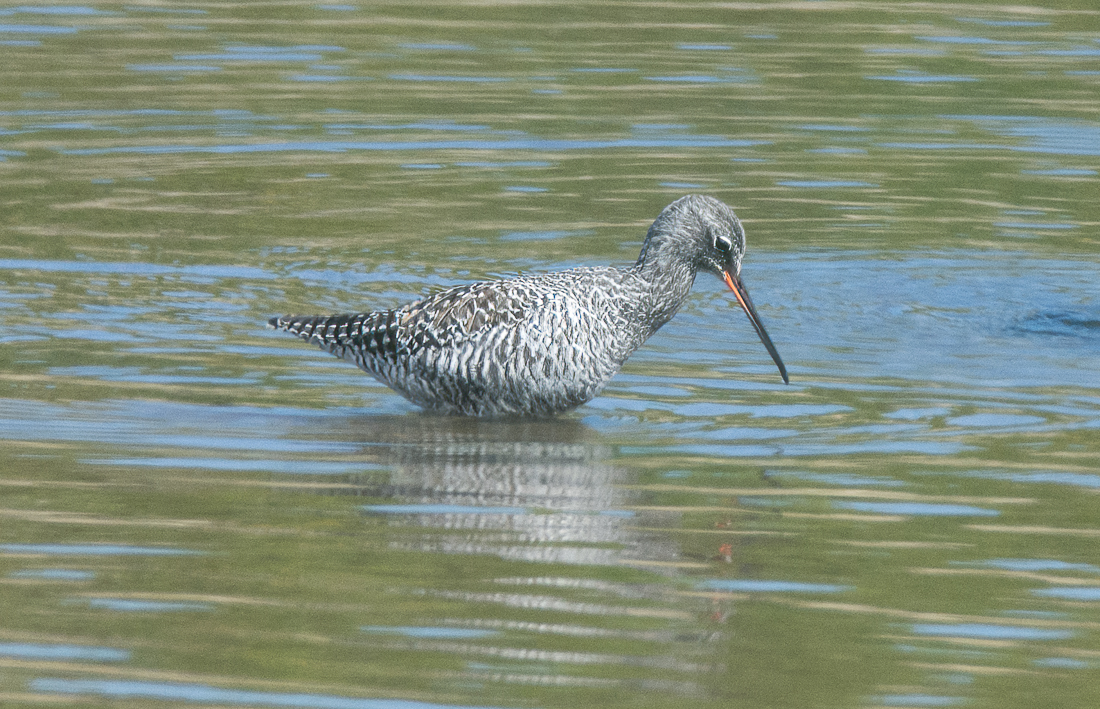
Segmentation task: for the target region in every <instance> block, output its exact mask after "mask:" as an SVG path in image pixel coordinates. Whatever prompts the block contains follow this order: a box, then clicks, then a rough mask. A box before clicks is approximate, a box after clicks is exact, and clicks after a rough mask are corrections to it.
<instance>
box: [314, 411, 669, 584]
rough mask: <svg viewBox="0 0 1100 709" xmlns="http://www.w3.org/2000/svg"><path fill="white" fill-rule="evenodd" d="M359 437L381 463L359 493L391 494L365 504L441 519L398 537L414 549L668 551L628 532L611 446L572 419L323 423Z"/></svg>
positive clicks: (631, 525)
mask: <svg viewBox="0 0 1100 709" xmlns="http://www.w3.org/2000/svg"><path fill="white" fill-rule="evenodd" d="M333 434H334V435H336V436H338V437H339V438H340V439H341V440H344V441H351V440H355V441H362V442H364V443H365V444H366V445H367V448H366V451H367V452H369V453H370V454H371V458H372V461H374V462H376V463H377V464H379V465H382V466H384V467H385V468H386V469H388V470H389V474H388V476H387V477H386V478H385V483H384V484H381V485H378V486H375V487H366V488H364V489H363V490H362V491H361V493H362V494H367V495H370V496H374V497H385V498H390V499H392V500H393V503H390V504H374V505H367V506H365V507H364V508H363V510H364V512H365V513H367V514H375V515H382V514H384V515H396V516H399V517H400V519H398V520H396V521H395V524H398V525H400V526H412V527H425V528H433V529H439V530H443V531H445V532H447V534H443V535H439V534H433V535H426V536H423V537H422V538H420V539H418V540H416V541H408V542H405V543H407V544H410V545H412V546H414V547H416V548H420V549H424V550H428V549H430V550H434V551H443V552H448V553H461V554H480V553H491V554H496V555H499V556H501V557H504V558H507V559H515V560H523V561H536V562H558V563H567V564H602V565H615V564H618V563H623V562H629V561H634V562H638V563H642V562H645V561H659V560H666V561H672V560H674V559H675V558H676V557H677V549H676V547H675V545H674V544H672V543H671V542H670V541H668V540H662V539H659V538H656V537H654V536H652V535H648V534H643V533H641V532H639V531H637V528H638V527H639V526H644V525H643V524H641V523H640V520H639V519H638V518H637V516H636V514H635V513H634V512H633V511H631V510H630V509H629V508H630V507H631V502H632V499H631V498H632V495H631V493H629V492H628V491H627V490H626V489H625V488H624V487H623V484H624V483H627V482H630V480H628V479H627V477H628V476H627V473H626V471H625V470H624V469H623V468H621V467H617V466H615V465H613V464H612V463H611V456H612V454H613V452H614V451H613V449H612V448H611V447H609V446H608V445H606V444H602V443H600V442H599V437H598V436H597V434H596V433H595V432H594V431H592V430H590V429H589V428H588V427H586V426H585V425H584V424H582V423H580V422H578V421H576V420H572V419H565V418H561V419H549V420H528V421H522V420H521V421H512V422H509V421H492V420H490V421H479V420H471V419H465V418H456V417H444V416H433V415H430V414H419V415H417V414H413V415H408V416H399V417H367V418H356V419H347V420H346V421H344V422H343V423H342V424H337V425H336V430H335V431H334V432H333Z"/></svg>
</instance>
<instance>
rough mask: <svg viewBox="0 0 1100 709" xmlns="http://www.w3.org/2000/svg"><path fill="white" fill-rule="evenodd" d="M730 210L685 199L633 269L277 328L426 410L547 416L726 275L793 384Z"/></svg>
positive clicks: (555, 277)
mask: <svg viewBox="0 0 1100 709" xmlns="http://www.w3.org/2000/svg"><path fill="white" fill-rule="evenodd" d="M743 253H744V232H743V230H742V229H741V224H740V222H738V221H737V217H736V216H734V214H733V211H732V210H731V209H730V208H729V207H727V206H726V205H725V204H722V203H721V202H719V201H718V200H715V199H713V198H710V197H699V196H688V197H684V198H682V199H680V200H677V201H676V202H674V203H672V204H671V205H669V206H668V207H667V208H666V209H665V210H664V211H663V212H661V215H660V216H659V217H658V218H657V221H656V222H654V224H653V226H652V227H651V228H650V230H649V234H648V235H647V237H646V242H645V246H644V247H643V249H642V253H641V256H639V258H638V262H637V263H636V264H634V265H633V266H631V267H626V268H615V267H602V268H575V269H571V270H568V271H559V272H555V273H547V274H543V275H534V276H520V277H517V278H511V279H506V280H498V281H486V282H482V283H474V284H471V285H464V286H457V287H454V288H449V289H447V290H444V291H441V292H439V293H435V294H434V295H431V296H429V297H427V298H425V299H423V300H420V301H417V302H414V303H410V304H408V305H405V306H402V307H400V308H397V309H394V310H383V311H375V312H370V313H362V314H356V315H333V316H297V315H295V316H286V317H280V318H272V320H271V322H270V324H271V325H272V326H274V327H276V328H278V329H282V330H287V331H288V332H291V333H293V334H296V335H299V336H300V337H302V339H304V340H307V341H309V342H313V343H316V344H318V345H320V346H321V347H322V348H323V349H326V350H328V351H329V352H331V353H332V354H334V355H336V356H337V357H341V358H343V359H345V360H348V361H349V362H352V363H354V364H355V365H357V366H358V367H360V368H361V369H363V370H364V371H366V372H368V373H370V374H372V375H373V376H374V377H375V378H376V379H378V380H379V381H381V382H383V383H384V384H386V385H388V386H390V387H392V388H393V389H394V390H396V391H398V392H400V393H401V394H402V395H404V396H405V397H406V398H408V399H409V400H410V401H412V402H413V403H415V404H418V405H420V406H422V407H424V408H426V409H430V410H437V411H442V412H446V413H457V414H465V415H469V416H505V415H520V416H549V415H552V414H556V413H559V412H563V411H568V410H570V409H573V408H575V407H577V406H580V405H581V404H583V403H585V402H587V401H589V400H590V399H592V398H593V397H594V396H596V395H597V394H599V392H600V391H601V390H602V389H603V387H604V386H605V385H606V384H607V382H608V381H609V380H610V379H611V378H612V377H613V376H614V375H615V374H616V373H617V372H618V371H619V369H620V368H621V367H622V365H623V363H624V362H625V361H626V359H627V358H628V357H629V356H630V355H631V354H632V353H633V352H634V351H635V350H636V349H638V347H640V346H641V345H642V344H643V343H644V342H645V341H646V340H647V339H649V337H650V336H651V335H652V334H653V333H655V332H656V331H657V330H658V329H659V328H660V327H661V326H662V325H664V324H665V323H666V322H668V321H669V320H670V319H671V318H672V316H673V315H675V314H676V311H677V310H678V309H679V307H680V305H681V304H682V303H683V302H684V300H685V299H686V298H687V295H688V293H689V292H690V291H691V287H692V284H693V283H694V281H695V275H696V273H697V272H698V270H699V269H704V270H708V271H712V272H714V273H716V274H719V275H721V276H722V277H723V278H724V279H725V280H726V282H727V284H729V285H730V287H731V288H732V289H733V290H734V292H735V293H736V294H737V297H738V300H739V301H740V302H741V304H742V307H744V308H745V311H746V313H748V314H749V318H750V320H752V321H753V324H754V326H756V328H757V332H758V334H760V337H761V339H762V340H763V341H764V344H765V345H766V346H767V347H768V351H769V352H770V353H772V356H773V358H774V359H775V361H776V364H777V365H778V366H779V368H780V371H781V372H782V374H783V378H784V381H786V379H787V375H786V371H785V369H784V368H783V364H782V361H781V360H780V359H779V355H778V353H776V352H775V348H774V347H773V346H772V344H771V340H770V339H769V338H768V336H767V333H766V332H765V331H764V329H763V326H762V325H760V321H759V318H758V317H757V316H756V313H755V310H754V309H753V307H752V303H751V301H749V300H748V293H747V292H746V291H745V290H744V286H743V285H741V282H740V265H741V256H742V254H743Z"/></svg>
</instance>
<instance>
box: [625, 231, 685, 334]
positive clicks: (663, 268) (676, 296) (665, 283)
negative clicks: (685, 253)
mask: <svg viewBox="0 0 1100 709" xmlns="http://www.w3.org/2000/svg"><path fill="white" fill-rule="evenodd" d="M631 272H632V275H633V276H634V277H635V278H637V279H638V281H639V283H640V285H641V288H642V290H643V293H644V298H643V301H642V302H643V309H644V311H645V312H644V318H645V320H646V321H647V322H649V323H650V324H651V328H652V331H656V330H657V328H659V327H661V326H662V325H664V324H665V323H666V322H668V321H669V320H671V319H672V316H673V315H675V314H676V311H677V310H679V309H680V306H681V305H683V304H684V301H685V300H686V299H687V297H688V294H689V293H690V292H691V287H692V285H693V284H694V283H695V274H696V267H695V265H694V264H692V263H688V262H685V261H683V260H682V259H667V260H666V259H662V258H660V254H659V253H653V251H652V250H649V249H647V250H646V251H645V252H643V253H642V255H641V256H640V257H639V258H638V262H637V263H636V264H634V267H633V268H632V269H631Z"/></svg>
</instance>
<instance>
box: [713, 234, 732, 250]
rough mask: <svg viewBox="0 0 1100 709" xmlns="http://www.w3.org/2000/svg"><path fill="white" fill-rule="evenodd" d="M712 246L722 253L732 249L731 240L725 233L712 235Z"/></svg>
mask: <svg viewBox="0 0 1100 709" xmlns="http://www.w3.org/2000/svg"><path fill="white" fill-rule="evenodd" d="M714 248H716V249H718V250H719V251H721V252H722V253H724V254H728V253H729V252H730V251H732V250H733V240H732V239H730V238H729V237H728V236H726V235H725V234H715V235H714Z"/></svg>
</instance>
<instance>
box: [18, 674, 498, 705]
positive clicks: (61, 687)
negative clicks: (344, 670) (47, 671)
mask: <svg viewBox="0 0 1100 709" xmlns="http://www.w3.org/2000/svg"><path fill="white" fill-rule="evenodd" d="M30 688H31V690H32V691H35V692H42V693H56V694H90V695H94V696H100V697H106V698H109V699H116V700H118V699H152V700H157V701H165V702H200V703H203V704H227V705H231V706H259V707H303V708H304V709H493V708H491V707H471V706H465V705H454V704H436V703H432V702H420V701H414V700H408V699H371V698H366V697H346V696H336V695H331V694H304V693H287V692H257V691H249V690H244V689H226V688H223V687H215V686H212V685H205V684H186V683H182V682H143V681H136V680H92V679H85V680H81V679H60V678H50V677H44V678H40V679H36V680H33V681H32V682H31V683H30Z"/></svg>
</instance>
